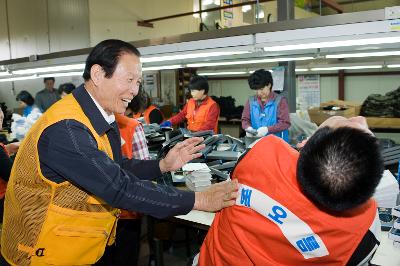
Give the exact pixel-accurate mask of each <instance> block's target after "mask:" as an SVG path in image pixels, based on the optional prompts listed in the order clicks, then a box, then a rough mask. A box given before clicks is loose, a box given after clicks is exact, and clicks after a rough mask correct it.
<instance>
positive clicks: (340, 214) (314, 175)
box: [199, 117, 383, 266]
mask: <svg viewBox="0 0 400 266" xmlns="http://www.w3.org/2000/svg"><path fill="white" fill-rule="evenodd" d="M304 143H305V144H304ZM302 146H304V147H303V148H302V149H301V150H300V152H297V151H296V150H295V149H293V148H292V147H291V146H290V145H289V144H288V143H285V142H284V141H283V140H282V139H280V138H277V137H276V136H267V137H264V138H261V139H260V140H259V141H258V142H257V143H256V144H255V145H254V146H253V147H252V148H251V149H250V150H249V151H248V152H247V153H246V154H245V155H244V156H242V158H241V159H240V161H239V163H238V164H237V166H236V167H235V169H234V171H233V173H232V179H236V180H238V182H239V184H240V189H239V195H240V196H239V197H238V198H237V200H236V205H235V206H233V207H229V208H226V209H224V210H222V211H221V212H219V213H218V214H216V216H215V219H214V222H213V224H212V226H211V228H210V230H209V231H208V234H207V236H206V238H205V240H204V242H203V245H202V247H201V250H200V263H199V264H200V265H300V266H301V265H307V266H308V265H332V266H333V265H367V263H368V261H369V260H370V259H371V257H372V255H373V253H374V251H375V250H376V248H377V247H378V245H379V232H380V222H379V217H378V214H377V205H376V202H375V201H374V200H373V199H371V197H372V195H373V193H374V191H375V188H376V187H377V185H378V183H379V181H380V179H381V176H382V173H383V161H382V158H381V154H380V147H379V142H378V140H377V138H376V137H375V136H374V135H373V134H372V133H371V131H370V130H369V129H368V126H367V123H366V119H365V118H364V117H354V118H350V119H348V118H344V117H333V118H330V119H328V120H326V121H325V122H324V123H323V124H321V126H320V128H319V129H318V130H317V131H316V132H315V133H314V135H312V136H311V137H310V138H309V139H308V141H306V142H303V144H302ZM266 247H267V248H266Z"/></svg>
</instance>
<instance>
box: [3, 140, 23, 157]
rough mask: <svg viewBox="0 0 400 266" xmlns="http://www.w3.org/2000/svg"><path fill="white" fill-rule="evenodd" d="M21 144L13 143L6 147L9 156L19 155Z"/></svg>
mask: <svg viewBox="0 0 400 266" xmlns="http://www.w3.org/2000/svg"><path fill="white" fill-rule="evenodd" d="M19 144H20V142H13V143H10V144H7V145H5V148H6V150H7V152H8V154H10V155H13V154H15V153H17V151H18V149H19Z"/></svg>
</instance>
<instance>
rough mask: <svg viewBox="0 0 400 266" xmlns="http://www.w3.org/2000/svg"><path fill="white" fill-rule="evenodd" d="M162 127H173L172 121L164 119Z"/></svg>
mask: <svg viewBox="0 0 400 266" xmlns="http://www.w3.org/2000/svg"><path fill="white" fill-rule="evenodd" d="M160 127H172V123H171V122H170V121H168V120H167V121H164V122H162V123H161V124H160Z"/></svg>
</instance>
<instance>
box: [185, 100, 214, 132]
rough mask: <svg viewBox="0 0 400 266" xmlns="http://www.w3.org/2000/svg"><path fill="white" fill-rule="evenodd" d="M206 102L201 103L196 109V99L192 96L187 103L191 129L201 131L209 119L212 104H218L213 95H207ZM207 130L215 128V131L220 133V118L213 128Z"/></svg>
mask: <svg viewBox="0 0 400 266" xmlns="http://www.w3.org/2000/svg"><path fill="white" fill-rule="evenodd" d="M205 101H206V102H205V104H201V105H200V106H199V108H197V109H196V101H195V100H194V99H193V98H191V99H189V101H188V103H187V109H186V110H187V113H186V119H187V128H188V129H189V130H191V131H200V129H201V128H202V127H203V125H204V123H205V122H206V121H207V119H208V112H209V111H210V108H211V106H213V105H214V104H217V103H216V102H215V101H214V100H213V99H211V97H209V96H207V99H206V100H205ZM205 130H214V133H218V119H217V121H216V123H215V125H214V127H213V128H207V129H205Z"/></svg>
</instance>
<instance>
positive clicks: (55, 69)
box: [12, 64, 85, 75]
mask: <svg viewBox="0 0 400 266" xmlns="http://www.w3.org/2000/svg"><path fill="white" fill-rule="evenodd" d="M84 68H85V64H74V65H63V66H51V67H38V68H29V69H20V70H13V71H12V73H13V74H16V75H25V74H35V73H46V72H58V71H68V70H80V69H82V70H83V69H84Z"/></svg>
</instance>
